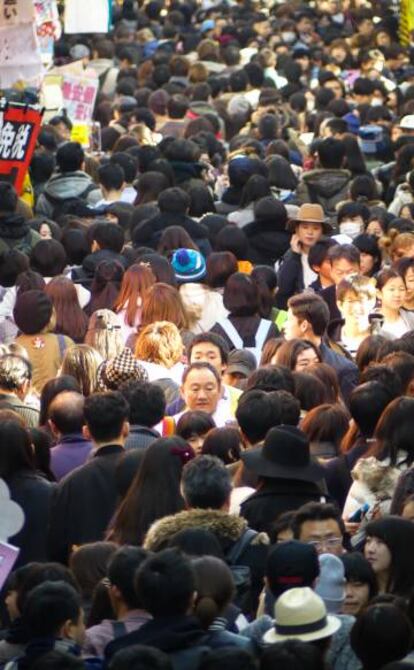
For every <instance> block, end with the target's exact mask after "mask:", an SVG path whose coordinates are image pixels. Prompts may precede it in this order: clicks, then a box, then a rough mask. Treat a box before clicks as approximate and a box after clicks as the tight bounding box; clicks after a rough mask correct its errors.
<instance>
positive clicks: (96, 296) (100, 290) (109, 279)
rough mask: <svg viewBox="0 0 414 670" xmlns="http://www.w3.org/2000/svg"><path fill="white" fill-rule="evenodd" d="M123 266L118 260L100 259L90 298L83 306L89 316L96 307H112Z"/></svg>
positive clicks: (116, 295) (118, 287) (119, 284)
mask: <svg viewBox="0 0 414 670" xmlns="http://www.w3.org/2000/svg"><path fill="white" fill-rule="evenodd" d="M123 274H124V268H123V267H122V265H121V263H118V261H102V262H101V263H99V265H98V267H97V268H96V270H95V275H94V278H93V281H92V285H91V299H90V302H89V304H88V305H87V306H86V308H85V312H86V313H87V314H88V315H89V316H90V315H91V314H93V312H96V310H97V309H112V307H113V304H114V302H115V300H116V299H117V297H118V293H119V289H120V286H121V281H122V277H123Z"/></svg>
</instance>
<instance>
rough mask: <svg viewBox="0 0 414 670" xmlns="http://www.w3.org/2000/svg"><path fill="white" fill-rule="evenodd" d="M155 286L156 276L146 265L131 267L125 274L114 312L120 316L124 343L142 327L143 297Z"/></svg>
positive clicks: (140, 264)
mask: <svg viewBox="0 0 414 670" xmlns="http://www.w3.org/2000/svg"><path fill="white" fill-rule="evenodd" d="M153 284H155V276H154V274H153V272H152V270H151V268H150V267H149V266H148V265H146V264H145V263H136V264H134V265H131V267H129V268H128V270H127V271H126V272H125V274H124V276H123V279H122V284H121V288H120V291H119V296H118V298H117V300H116V301H115V304H114V312H115V313H116V314H118V315H119V323H120V326H121V333H122V337H123V339H124V342H126V341H127V339H128V337H129V336H130V335H131V334H132V333H134V332H135V331H136V329H137V328H138V326H139V325H140V318H141V308H142V302H143V297H144V295H145V293H146V291H147V290H148V288H149V287H150V286H152V285H153Z"/></svg>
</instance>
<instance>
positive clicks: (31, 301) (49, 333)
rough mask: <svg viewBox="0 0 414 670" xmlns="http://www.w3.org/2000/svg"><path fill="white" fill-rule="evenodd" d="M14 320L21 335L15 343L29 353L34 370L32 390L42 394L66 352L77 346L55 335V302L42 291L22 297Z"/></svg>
mask: <svg viewBox="0 0 414 670" xmlns="http://www.w3.org/2000/svg"><path fill="white" fill-rule="evenodd" d="M13 318H14V321H15V323H16V326H17V327H18V328H19V330H20V332H21V334H20V335H19V336H18V337H17V338H16V340H15V342H16V344H19V345H21V346H22V347H23V348H24V349H25V350H26V351H27V354H28V357H29V360H30V362H31V364H32V368H33V386H34V388H35V389H36V390H37V391H39V392H40V391H41V390H42V388H43V386H44V385H45V383H46V382H47V381H48V380H49V379H51V378H53V377H55V376H56V375H57V373H58V371H59V369H60V367H61V364H62V360H63V357H64V354H65V352H66V350H69V348H70V347H71V346H72V345H73V344H74V343H73V341H72V340H71V339H70V338H69V337H67V336H66V335H55V334H54V332H53V331H54V329H55V323H56V321H55V313H54V310H53V302H52V300H51V298H50V297H49V296H47V295H46V294H45V293H44V292H43V291H36V290H30V291H25V292H24V293H19V295H18V296H17V300H16V304H15V306H14V310H13Z"/></svg>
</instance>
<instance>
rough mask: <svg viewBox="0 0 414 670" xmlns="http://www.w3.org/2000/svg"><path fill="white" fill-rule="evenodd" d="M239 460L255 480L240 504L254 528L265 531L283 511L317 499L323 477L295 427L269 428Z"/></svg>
mask: <svg viewBox="0 0 414 670" xmlns="http://www.w3.org/2000/svg"><path fill="white" fill-rule="evenodd" d="M241 460H242V462H243V464H244V466H245V467H246V468H247V469H248V470H250V471H251V472H253V473H254V474H255V475H256V476H258V480H259V484H258V487H257V490H256V491H255V493H253V495H251V496H250V497H249V498H247V499H246V500H245V501H244V502H243V503H242V505H241V508H240V509H241V512H240V513H241V515H242V516H243V517H244V518H245V519H246V520H247V521H248V523H249V525H250V526H251V527H252V528H254V529H255V530H257V531H266V532H267V531H269V529H270V527H271V524H272V523H273V522H274V521H276V519H277V517H278V516H279V515H280V514H282V513H283V512H288V511H290V510H295V509H297V508H298V507H300V506H301V505H302V504H303V503H305V502H308V501H320V500H321V497H322V490H321V488H320V486H319V485H318V483H320V482H321V481H322V480H323V476H324V472H323V468H322V466H321V465H319V464H318V463H315V462H312V461H311V458H310V451H309V442H308V439H307V438H306V436H305V435H304V433H302V431H301V430H299V429H298V428H296V427H294V426H283V425H282V426H277V427H275V428H271V429H270V430H269V431H268V433H267V434H266V437H265V440H264V443H263V446H259V447H255V448H254V449H248V450H246V451H244V452H243V453H242V454H241Z"/></svg>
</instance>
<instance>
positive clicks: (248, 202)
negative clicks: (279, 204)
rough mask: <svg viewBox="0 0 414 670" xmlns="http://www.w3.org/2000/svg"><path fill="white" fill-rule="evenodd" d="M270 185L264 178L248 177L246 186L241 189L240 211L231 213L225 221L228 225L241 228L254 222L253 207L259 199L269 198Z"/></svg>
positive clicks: (259, 176) (256, 175)
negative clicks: (231, 224) (232, 224)
mask: <svg viewBox="0 0 414 670" xmlns="http://www.w3.org/2000/svg"><path fill="white" fill-rule="evenodd" d="M270 195H271V191H270V185H269V181H268V179H266V177H262V176H261V175H258V174H255V175H252V176H251V177H249V179H248V181H247V183H246V185H245V186H244V188H243V192H242V196H241V200H240V209H237V210H236V211H235V212H231V213H230V214H229V215H228V217H227V220H228V221H229V223H234V224H236V226H238V227H239V228H243V227H244V226H246V225H247V224H248V223H251V222H252V221H254V205H255V203H256V202H257V201H258V200H260V199H261V198H265V197H266V196H270Z"/></svg>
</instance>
